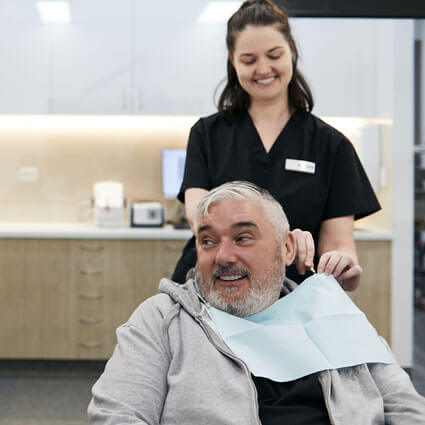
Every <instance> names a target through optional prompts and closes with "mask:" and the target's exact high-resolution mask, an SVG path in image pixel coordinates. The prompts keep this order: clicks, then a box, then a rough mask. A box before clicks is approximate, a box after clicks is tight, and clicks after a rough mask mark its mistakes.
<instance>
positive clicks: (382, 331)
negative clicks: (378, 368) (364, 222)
mask: <svg viewBox="0 0 425 425" xmlns="http://www.w3.org/2000/svg"><path fill="white" fill-rule="evenodd" d="M356 248H357V255H358V257H359V264H360V265H361V266H362V267H363V275H362V280H361V283H360V287H359V288H358V289H357V290H356V291H354V292H348V295H349V296H350V297H351V299H352V300H353V301H354V302H355V303H356V305H357V306H358V307H359V308H360V309H361V310H362V311H363V312H364V313H365V314H366V316H367V318H368V319H369V321H370V322H371V323H372V325H373V326H375V328H376V330H377V331H378V334H379V335H381V336H383V337H384V338H385V339H386V340H387V341H388V343H390V344H391V241H356Z"/></svg>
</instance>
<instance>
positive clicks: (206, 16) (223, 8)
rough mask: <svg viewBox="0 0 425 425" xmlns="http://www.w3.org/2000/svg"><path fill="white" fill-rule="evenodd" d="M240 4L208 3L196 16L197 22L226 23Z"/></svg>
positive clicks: (237, 2) (232, 2)
mask: <svg viewBox="0 0 425 425" xmlns="http://www.w3.org/2000/svg"><path fill="white" fill-rule="evenodd" d="M241 4H242V2H240V1H210V2H209V3H208V4H207V5H206V7H205V9H204V10H203V11H202V13H201V14H200V15H199V16H198V22H224V21H227V20H228V19H229V18H230V17H231V16H232V15H233V14H234V13H235V12H236V10H237V9H238V8H239V7H240V5H241Z"/></svg>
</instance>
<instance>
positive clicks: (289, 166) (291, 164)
mask: <svg viewBox="0 0 425 425" xmlns="http://www.w3.org/2000/svg"><path fill="white" fill-rule="evenodd" d="M285 170H289V171H299V172H300V173H308V174H314V173H315V172H316V164H315V163H314V162H310V161H303V160H301V159H289V158H287V159H286V160H285Z"/></svg>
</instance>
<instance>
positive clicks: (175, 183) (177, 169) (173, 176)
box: [161, 149, 186, 199]
mask: <svg viewBox="0 0 425 425" xmlns="http://www.w3.org/2000/svg"><path fill="white" fill-rule="evenodd" d="M161 154H162V158H161V172H162V196H163V197H164V198H166V199H171V198H175V197H176V196H177V194H178V193H179V190H180V186H181V183H182V181H183V173H184V163H185V160H186V149H163V150H162V153H161Z"/></svg>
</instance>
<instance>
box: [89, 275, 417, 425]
mask: <svg viewBox="0 0 425 425" xmlns="http://www.w3.org/2000/svg"><path fill="white" fill-rule="evenodd" d="M293 287H294V284H293V283H291V282H289V281H285V286H284V291H286V293H287V292H289V291H290V290H292V289H293ZM159 289H160V294H158V295H155V296H153V297H152V298H149V299H148V300H146V301H145V302H143V303H142V304H141V305H140V306H139V307H138V308H137V309H136V310H135V311H134V313H133V314H132V316H131V317H130V319H129V321H128V322H127V323H125V324H124V325H122V326H120V327H119V328H118V330H117V339H118V343H117V346H116V347H115V351H114V353H113V355H112V357H111V359H110V360H109V361H108V363H107V365H106V367H105V371H104V373H103V374H102V375H101V377H100V378H99V380H98V381H97V382H96V384H95V385H94V387H93V398H92V400H91V402H90V405H89V408H88V414H89V417H90V419H91V421H92V423H93V424H95V425H101V424H102V425H129V424H149V425H159V424H161V425H171V424H172V425H176V424H177V425H215V424H220V425H258V424H260V423H261V422H260V419H259V416H258V403H257V392H256V389H255V386H254V383H253V381H252V379H251V375H250V372H249V370H248V368H247V366H246V365H245V364H244V363H243V362H242V361H241V360H239V359H238V358H237V357H236V356H235V355H234V354H232V352H231V351H230V350H229V348H228V347H227V346H226V345H225V344H224V342H223V341H222V340H221V338H220V337H219V336H218V335H217V334H216V332H215V331H214V327H213V324H212V322H211V320H210V318H209V316H208V314H207V312H206V308H205V304H204V303H203V302H202V300H201V299H200V297H199V296H198V294H197V291H196V289H195V286H194V282H193V281H192V280H189V281H188V282H187V283H186V284H184V285H178V284H176V283H174V282H172V281H170V280H167V279H162V280H161V282H160V286H159ZM347 331H349V330H347ZM284 337H285V336H284V335H282V338H284ZM283 361H284V360H283ZM319 381H320V384H321V387H322V391H323V397H324V400H325V403H326V407H327V410H328V413H329V418H330V421H331V424H332V425H419V424H425V398H423V397H421V396H420V395H419V394H418V393H417V392H416V391H415V389H414V387H413V385H412V383H411V381H410V379H409V377H408V375H407V374H406V373H405V372H404V371H403V370H402V369H401V368H400V367H399V366H398V365H396V364H391V365H384V364H362V365H359V366H355V367H351V368H345V369H338V370H327V371H324V372H320V373H319Z"/></svg>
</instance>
